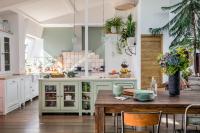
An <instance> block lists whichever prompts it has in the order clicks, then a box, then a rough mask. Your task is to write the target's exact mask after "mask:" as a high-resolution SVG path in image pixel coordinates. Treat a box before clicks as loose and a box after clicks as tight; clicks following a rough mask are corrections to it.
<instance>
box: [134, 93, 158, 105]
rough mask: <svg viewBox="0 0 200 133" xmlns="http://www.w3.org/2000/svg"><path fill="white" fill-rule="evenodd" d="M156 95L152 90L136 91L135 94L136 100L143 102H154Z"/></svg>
mask: <svg viewBox="0 0 200 133" xmlns="http://www.w3.org/2000/svg"><path fill="white" fill-rule="evenodd" d="M154 98H155V95H154V93H153V91H151V90H136V91H135V93H134V99H135V100H137V101H141V102H147V101H153V100H154Z"/></svg>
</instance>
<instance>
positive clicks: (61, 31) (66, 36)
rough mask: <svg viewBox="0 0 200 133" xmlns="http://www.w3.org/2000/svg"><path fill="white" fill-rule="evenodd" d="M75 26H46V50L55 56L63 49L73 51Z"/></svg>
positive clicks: (44, 34) (44, 35) (44, 33)
mask: <svg viewBox="0 0 200 133" xmlns="http://www.w3.org/2000/svg"><path fill="white" fill-rule="evenodd" d="M72 36H73V28H63V27H62V28H45V29H44V32H43V38H44V50H45V51H46V52H47V53H48V54H49V55H51V56H53V57H55V56H58V55H60V54H61V52H62V51H63V50H65V51H71V50H72V49H73V45H72Z"/></svg>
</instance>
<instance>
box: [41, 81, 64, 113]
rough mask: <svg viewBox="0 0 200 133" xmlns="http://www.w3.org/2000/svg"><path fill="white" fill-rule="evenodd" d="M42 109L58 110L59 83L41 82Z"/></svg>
mask: <svg viewBox="0 0 200 133" xmlns="http://www.w3.org/2000/svg"><path fill="white" fill-rule="evenodd" d="M42 91H43V93H42V94H43V100H42V101H43V103H42V104H43V105H42V106H43V109H46V110H59V109H60V92H59V84H58V83H53V82H46V83H44V84H43V90H42Z"/></svg>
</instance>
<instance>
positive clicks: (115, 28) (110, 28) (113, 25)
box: [104, 16, 124, 34]
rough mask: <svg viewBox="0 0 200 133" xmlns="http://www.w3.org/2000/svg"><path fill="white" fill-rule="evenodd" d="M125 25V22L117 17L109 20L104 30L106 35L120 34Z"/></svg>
mask: <svg viewBox="0 0 200 133" xmlns="http://www.w3.org/2000/svg"><path fill="white" fill-rule="evenodd" d="M123 24H124V22H123V21H122V18H121V17H119V16H115V17H114V18H111V19H108V20H107V21H106V23H105V26H104V28H105V31H106V33H114V34H116V33H117V34H119V33H120V30H121V27H122V26H123Z"/></svg>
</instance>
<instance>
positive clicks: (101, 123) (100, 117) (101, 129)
mask: <svg viewBox="0 0 200 133" xmlns="http://www.w3.org/2000/svg"><path fill="white" fill-rule="evenodd" d="M95 133H105V112H104V107H95Z"/></svg>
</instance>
